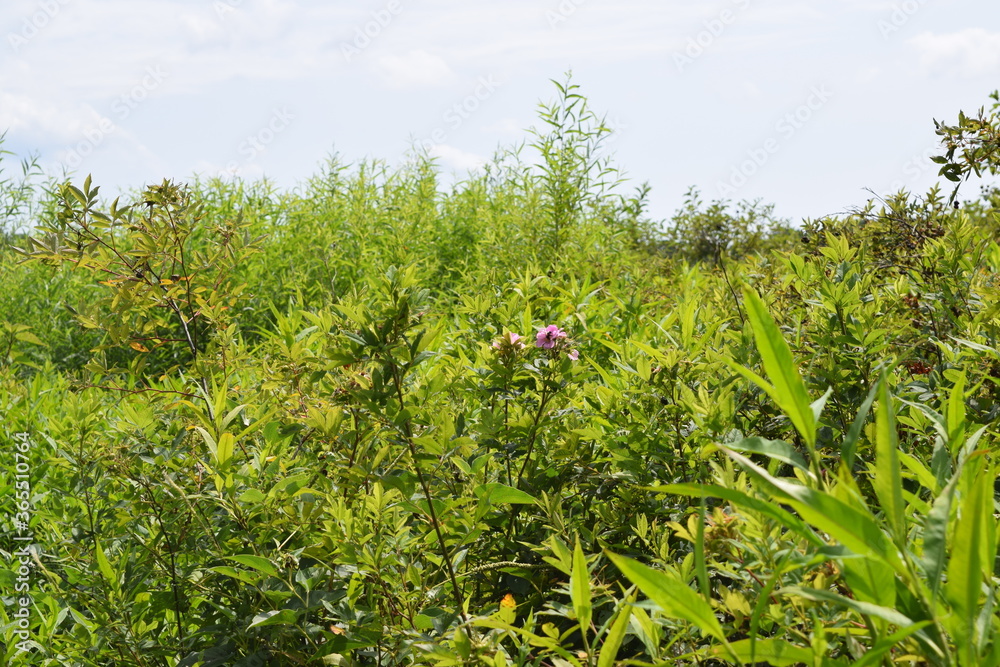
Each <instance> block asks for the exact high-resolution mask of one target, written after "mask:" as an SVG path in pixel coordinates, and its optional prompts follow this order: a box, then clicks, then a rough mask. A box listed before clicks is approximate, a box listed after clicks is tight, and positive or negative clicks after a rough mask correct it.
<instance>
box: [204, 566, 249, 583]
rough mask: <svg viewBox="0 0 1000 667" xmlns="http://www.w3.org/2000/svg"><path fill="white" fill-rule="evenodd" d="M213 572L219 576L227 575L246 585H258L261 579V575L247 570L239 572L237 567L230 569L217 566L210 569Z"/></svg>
mask: <svg viewBox="0 0 1000 667" xmlns="http://www.w3.org/2000/svg"><path fill="white" fill-rule="evenodd" d="M208 569H209V571H211V572H218V573H219V574H222V575H225V576H227V577H232V578H233V579H238V580H239V581H242V582H243V583H245V584H256V583H257V582H258V581H260V579H261V575H260V574H259V573H256V572H247V571H246V570H237V569H236V568H235V567H230V566H229V565H217V566H215V567H210V568H208Z"/></svg>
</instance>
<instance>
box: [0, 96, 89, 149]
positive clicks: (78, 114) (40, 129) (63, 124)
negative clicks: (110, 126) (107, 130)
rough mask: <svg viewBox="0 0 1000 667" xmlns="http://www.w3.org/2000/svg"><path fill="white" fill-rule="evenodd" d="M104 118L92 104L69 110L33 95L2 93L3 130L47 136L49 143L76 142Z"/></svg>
mask: <svg viewBox="0 0 1000 667" xmlns="http://www.w3.org/2000/svg"><path fill="white" fill-rule="evenodd" d="M101 119H102V116H101V115H100V114H99V113H97V111H95V110H94V109H93V108H92V107H91V106H90V105H89V104H85V103H84V104H76V105H73V107H67V106H66V105H62V104H56V103H52V102H49V101H45V100H42V99H39V98H37V97H34V96H31V95H24V94H20V95H19V94H17V93H2V92H0V131H2V129H9V130H12V131H13V132H17V133H19V134H24V135H27V136H35V137H44V138H45V140H46V142H47V143H48V142H56V143H58V142H66V141H75V140H78V139H79V138H80V136H81V134H82V133H83V131H84V130H86V129H87V128H88V127H90V126H97V125H99V124H100V123H101Z"/></svg>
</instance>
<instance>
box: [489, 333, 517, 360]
mask: <svg viewBox="0 0 1000 667" xmlns="http://www.w3.org/2000/svg"><path fill="white" fill-rule="evenodd" d="M493 349H494V350H497V351H499V352H500V353H501V354H504V353H511V352H516V351H517V350H523V349H524V343H523V342H522V341H521V337H520V336H519V335H517V334H516V333H514V332H512V331H505V332H504V334H503V336H500V338H498V339H497V340H495V341H493Z"/></svg>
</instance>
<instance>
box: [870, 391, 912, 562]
mask: <svg viewBox="0 0 1000 667" xmlns="http://www.w3.org/2000/svg"><path fill="white" fill-rule="evenodd" d="M879 387H880V389H879V399H878V410H877V412H876V415H875V425H876V429H875V475H874V477H873V478H872V487H874V489H875V495H876V496H878V499H879V502H880V503H881V504H882V510H883V512H884V513H885V517H886V520H887V522H888V524H889V530H890V532H891V534H892V536H893V537H894V538H895V541H896V544H897V545H898V546H900V547H902V546H903V545H905V543H906V519H905V515H904V509H905V508H904V503H903V478H902V474H901V473H900V468H899V457H898V456H897V454H896V449H897V446H898V442H897V438H896V413H895V410H894V409H893V405H892V395H891V394H890V393H889V385H888V383H887V382H886V379H885V376H884V375H883V376H882V379H881V380H879Z"/></svg>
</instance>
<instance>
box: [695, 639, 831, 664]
mask: <svg viewBox="0 0 1000 667" xmlns="http://www.w3.org/2000/svg"><path fill="white" fill-rule="evenodd" d="M729 648H730V649H731V650H732V653H733V654H734V655H735V656H736V657H737V658H738V659H739V660H741V661H742V662H747V663H749V662H751V661H753V663H754V664H758V663H767V664H769V665H773V667H787V666H788V665H799V664H806V665H811V664H813V661H814V660H815V659H816V655H815V653H813V650H812V649H811V648H806V647H804V646H796V645H795V644H790V643H789V642H787V641H785V640H783V639H758V640H757V641H756V642H752V641H751V640H750V639H741V640H739V641H735V642H731V643H730V644H729ZM709 655H710V656H711V657H714V658H717V659H723V660H724V659H725V657H726V655H725V651H724V649H723V647H721V646H714V647H712V649H711V650H710V651H709Z"/></svg>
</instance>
